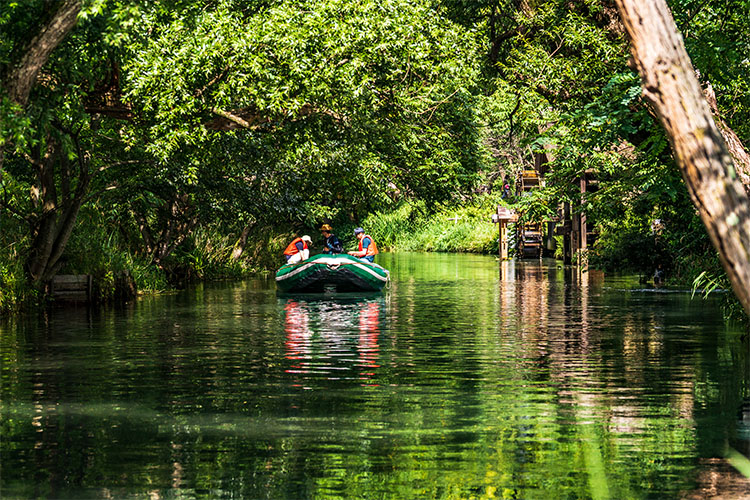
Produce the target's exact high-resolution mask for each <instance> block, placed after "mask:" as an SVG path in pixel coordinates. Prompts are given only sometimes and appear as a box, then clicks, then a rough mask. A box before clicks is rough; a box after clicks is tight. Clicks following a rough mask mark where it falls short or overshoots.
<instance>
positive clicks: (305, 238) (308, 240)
mask: <svg viewBox="0 0 750 500" xmlns="http://www.w3.org/2000/svg"><path fill="white" fill-rule="evenodd" d="M302 240H303V241H306V242H308V243H312V239H311V238H310V237H309V236H308V235H304V236H303V237H302Z"/></svg>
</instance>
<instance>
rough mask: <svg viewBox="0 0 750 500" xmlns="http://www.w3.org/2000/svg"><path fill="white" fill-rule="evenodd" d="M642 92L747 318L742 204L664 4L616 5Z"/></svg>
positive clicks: (749, 242) (626, 0) (749, 289)
mask: <svg viewBox="0 0 750 500" xmlns="http://www.w3.org/2000/svg"><path fill="white" fill-rule="evenodd" d="M617 7H618V8H619V10H620V16H621V17H622V21H623V23H624V25H625V28H626V30H627V32H628V35H629V36H630V40H631V43H632V47H631V50H632V53H633V58H634V60H635V65H636V67H637V68H638V71H639V72H640V74H641V79H642V83H643V94H644V96H645V97H646V98H647V99H648V100H649V101H650V102H651V103H652V104H653V106H654V109H655V110H656V112H657V114H658V116H659V118H660V120H661V122H662V124H663V125H664V128H665V129H666V132H667V136H668V137H669V140H670V143H671V145H672V149H673V151H674V154H675V157H676V159H677V163H678V165H679V167H680V170H681V171H682V176H683V178H684V179H685V182H686V184H687V186H688V190H689V192H690V196H691V198H692V200H693V203H694V204H695V206H696V207H697V208H698V212H699V213H700V217H701V220H703V223H704V224H705V226H706V229H707V230H708V234H709V236H710V237H711V241H712V242H713V244H714V246H715V247H716V249H717V250H718V252H719V256H720V258H721V262H722V264H723V265H724V269H725V270H726V272H727V274H728V276H729V279H730V281H731V283H732V288H733V289H734V292H735V294H736V295H737V297H738V298H739V300H740V302H741V303H742V305H743V307H744V308H745V312H746V313H748V315H750V200H748V197H747V194H746V193H745V190H744V188H743V186H742V182H741V181H740V179H739V177H738V175H737V172H736V170H735V167H734V165H733V164H732V158H731V156H730V154H729V150H728V149H727V146H726V144H725V143H724V140H723V139H722V135H721V132H720V131H719V130H718V128H717V126H716V123H714V120H713V118H712V116H711V111H710V109H709V106H708V103H707V102H706V99H705V98H704V97H703V94H702V93H701V88H700V85H699V83H698V79H697V78H696V76H695V72H694V70H693V67H692V63H691V61H690V58H689V57H688V55H687V51H686V50H685V45H684V44H683V41H682V37H681V36H680V34H679V33H678V32H677V27H676V26H675V23H674V20H673V19H672V15H671V12H670V11H669V8H668V7H667V4H666V1H665V0H617Z"/></svg>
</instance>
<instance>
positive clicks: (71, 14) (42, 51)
mask: <svg viewBox="0 0 750 500" xmlns="http://www.w3.org/2000/svg"><path fill="white" fill-rule="evenodd" d="M80 12H81V1H80V0H64V1H62V2H58V3H57V10H56V11H55V13H54V14H53V15H52V17H51V18H50V20H49V21H48V22H47V23H46V24H44V25H43V26H41V27H40V28H39V32H38V33H37V34H36V35H35V36H34V38H32V40H31V42H29V44H28V45H27V46H26V47H25V49H24V52H23V55H22V56H21V59H20V60H19V61H18V63H16V64H14V65H13V66H11V67H10V68H8V70H7V72H6V74H5V75H4V78H3V80H2V82H0V83H1V84H2V88H3V89H4V90H5V92H7V95H8V97H9V98H10V99H11V100H12V101H13V102H15V103H16V104H18V105H20V106H21V107H24V106H26V104H27V103H28V100H29V94H31V89H32V88H33V87H34V84H35V83H36V78H37V75H38V74H39V71H40V70H41V69H42V67H43V66H44V65H45V64H46V63H47V60H48V59H49V56H50V54H52V51H53V50H55V48H56V47H57V46H58V45H60V42H62V41H63V40H64V39H65V37H66V36H68V33H70V31H71V30H72V29H73V27H74V26H75V25H76V21H77V20H78V14H79V13H80ZM4 152H5V147H4V146H1V145H0V170H2V168H3V158H4V156H5V155H4Z"/></svg>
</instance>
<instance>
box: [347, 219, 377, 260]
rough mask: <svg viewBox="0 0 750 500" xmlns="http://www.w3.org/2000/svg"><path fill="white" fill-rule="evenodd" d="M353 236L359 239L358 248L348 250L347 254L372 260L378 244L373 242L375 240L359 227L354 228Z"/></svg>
mask: <svg viewBox="0 0 750 500" xmlns="http://www.w3.org/2000/svg"><path fill="white" fill-rule="evenodd" d="M354 236H356V237H357V239H358V240H359V249H357V250H356V251H354V252H349V255H353V256H355V257H359V258H360V259H362V260H366V261H368V262H372V261H373V260H374V259H375V256H376V255H377V253H378V246H377V245H376V244H375V240H373V239H372V236H368V235H366V234H365V230H364V229H362V228H361V227H358V228H357V229H355V230H354Z"/></svg>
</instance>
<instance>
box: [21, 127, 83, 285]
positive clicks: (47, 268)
mask: <svg viewBox="0 0 750 500" xmlns="http://www.w3.org/2000/svg"><path fill="white" fill-rule="evenodd" d="M47 144H48V145H47V150H46V152H45V154H44V158H41V159H39V160H35V161H34V164H35V167H36V169H37V183H38V184H37V186H35V189H34V192H35V193H39V195H38V196H39V199H38V200H36V199H32V203H40V208H41V211H40V214H39V215H38V218H37V220H36V223H35V224H34V226H33V228H32V230H33V233H34V239H33V241H32V243H31V248H30V249H29V256H28V258H27V259H26V272H27V274H28V277H29V279H30V281H32V282H33V283H43V282H47V281H49V280H50V279H52V277H53V276H54V275H55V274H56V273H57V270H58V269H59V268H60V265H61V262H60V258H61V257H62V255H63V252H64V251H65V247H66V246H67V244H68V240H69V239H70V235H71V234H72V232H73V227H74V226H75V221H76V218H77V217H78V212H79V211H80V209H81V206H82V205H83V201H84V199H85V197H86V194H87V193H88V188H89V185H90V183H91V174H90V172H89V170H88V164H87V163H86V162H85V160H83V159H79V172H78V179H77V182H76V188H75V191H73V192H71V191H70V185H71V182H70V180H71V179H70V178H67V179H65V182H62V183H61V184H62V188H61V191H60V192H59V191H58V188H57V185H56V184H55V179H56V175H55V174H56V169H57V168H58V167H60V168H61V169H62V170H63V171H64V173H63V177H66V176H69V175H70V169H69V167H68V165H67V162H68V161H69V160H68V158H67V157H66V155H65V153H64V152H62V151H61V150H60V145H59V143H58V142H57V141H55V140H53V139H52V138H51V137H48V139H47Z"/></svg>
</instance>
